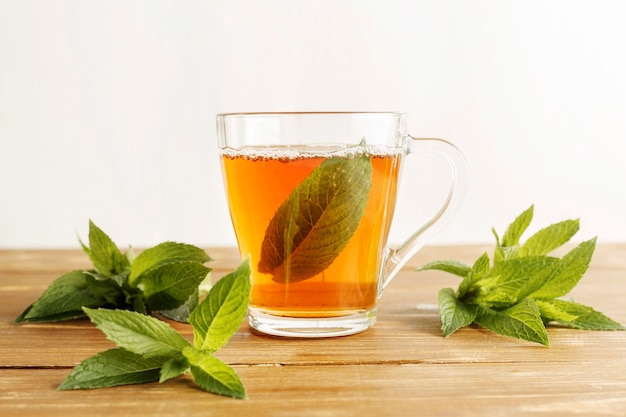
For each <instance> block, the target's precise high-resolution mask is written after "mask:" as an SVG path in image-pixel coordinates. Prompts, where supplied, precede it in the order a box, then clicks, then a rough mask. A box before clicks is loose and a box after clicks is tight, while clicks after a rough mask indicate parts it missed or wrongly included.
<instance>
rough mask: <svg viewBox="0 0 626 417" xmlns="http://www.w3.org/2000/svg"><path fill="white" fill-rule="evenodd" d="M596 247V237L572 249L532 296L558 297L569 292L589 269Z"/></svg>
mask: <svg viewBox="0 0 626 417" xmlns="http://www.w3.org/2000/svg"><path fill="white" fill-rule="evenodd" d="M595 248H596V238H593V239H591V240H587V241H585V242H583V243H581V244H580V245H578V246H577V247H575V248H574V249H572V250H571V251H570V252H568V253H567V254H566V255H565V256H564V257H563V258H561V259H560V261H559V262H558V263H557V264H556V265H555V266H554V267H553V268H552V270H551V271H550V275H549V276H548V277H547V278H546V282H545V284H544V285H543V286H542V287H541V288H538V289H537V290H536V291H535V292H533V293H532V294H531V295H530V296H531V297H532V298H557V297H561V296H564V295H566V294H567V293H569V292H570V291H571V290H572V289H573V288H574V287H575V286H576V284H578V281H580V279H581V278H582V276H583V275H584V273H585V272H586V271H587V268H588V267H589V263H590V262H591V257H592V255H593V252H594V250H595Z"/></svg>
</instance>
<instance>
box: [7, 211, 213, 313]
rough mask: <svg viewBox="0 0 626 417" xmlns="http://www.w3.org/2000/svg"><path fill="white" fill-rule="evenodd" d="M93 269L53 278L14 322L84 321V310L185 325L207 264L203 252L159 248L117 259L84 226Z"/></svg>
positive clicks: (102, 238)
mask: <svg viewBox="0 0 626 417" xmlns="http://www.w3.org/2000/svg"><path fill="white" fill-rule="evenodd" d="M81 245H82V247H83V250H84V251H85V252H86V253H87V255H88V256H89V258H90V259H91V262H92V263H93V268H92V269H86V270H74V271H71V272H68V273H66V274H64V275H62V276H60V277H58V278H57V279H56V280H55V281H53V282H52V284H51V285H50V286H49V287H48V288H47V289H46V290H45V291H44V292H43V293H42V295H41V296H40V297H39V299H38V300H37V301H35V302H34V303H33V304H31V305H30V306H29V307H28V308H27V309H26V310H25V311H24V312H23V313H22V314H20V315H19V316H18V317H17V318H16V319H15V323H20V322H56V321H63V320H70V319H75V318H80V317H85V315H86V313H85V311H84V310H83V307H87V308H92V309H93V308H108V309H123V310H131V311H137V312H139V313H144V314H146V313H150V312H159V313H161V314H162V315H164V316H166V317H168V318H171V319H174V320H177V321H183V322H184V321H186V320H187V319H188V317H189V314H190V312H191V311H192V310H193V309H194V308H195V306H196V305H197V304H198V294H199V293H198V287H199V286H200V284H201V283H202V282H203V281H204V280H205V279H207V277H208V274H209V272H210V271H211V268H207V267H206V266H204V265H203V264H204V263H206V262H208V261H210V260H212V259H211V257H210V256H209V255H207V254H206V253H205V252H204V251H203V250H202V249H200V248H198V247H195V246H192V245H188V244H184V243H176V242H164V243H161V244H159V245H157V246H155V247H152V248H149V249H146V250H144V251H143V252H141V253H140V254H139V255H137V257H135V256H134V254H133V252H132V249H131V248H129V249H128V251H126V252H125V253H122V252H121V251H120V250H119V248H118V246H117V245H116V244H115V243H114V242H113V241H112V240H111V238H110V237H109V236H108V235H107V234H106V233H104V232H103V231H102V230H101V229H100V228H98V227H97V226H96V225H95V224H94V223H93V222H92V221H90V222H89V245H86V244H84V243H83V242H82V241H81Z"/></svg>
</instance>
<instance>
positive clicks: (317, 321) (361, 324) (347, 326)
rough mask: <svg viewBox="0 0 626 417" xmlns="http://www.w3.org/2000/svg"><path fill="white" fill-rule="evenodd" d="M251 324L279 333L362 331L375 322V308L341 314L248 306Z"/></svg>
mask: <svg viewBox="0 0 626 417" xmlns="http://www.w3.org/2000/svg"><path fill="white" fill-rule="evenodd" d="M248 320H249V323H250V327H252V328H253V329H254V330H256V331H258V332H261V333H265V334H269V335H272V336H282V337H303V338H321V337H336V336H348V335H351V334H355V333H360V332H363V331H365V330H367V329H369V328H370V327H372V326H373V325H374V323H375V322H376V308H373V309H371V310H367V311H363V312H358V313H354V314H350V315H346V316H340V317H314V318H303V317H285V316H277V315H273V314H268V313H266V312H262V311H260V310H258V309H255V308H252V307H250V308H249V309H248Z"/></svg>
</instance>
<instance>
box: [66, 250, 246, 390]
mask: <svg viewBox="0 0 626 417" xmlns="http://www.w3.org/2000/svg"><path fill="white" fill-rule="evenodd" d="M249 299H250V266H249V263H248V261H245V262H244V263H242V264H241V265H240V266H239V268H237V270H236V271H234V272H232V273H231V274H228V275H226V276H225V277H224V278H222V279H220V280H219V281H218V282H217V283H216V284H215V285H214V286H213V287H212V288H211V290H210V291H209V293H208V295H207V297H206V299H204V301H202V302H201V303H200V304H199V305H198V306H197V307H196V309H195V310H194V311H193V313H192V314H191V316H190V317H189V323H190V324H191V325H192V327H193V330H194V332H193V333H194V338H193V344H191V343H189V342H188V341H187V340H186V339H185V338H184V337H183V336H182V335H181V334H180V333H178V332H177V331H176V330H174V329H173V328H172V327H171V326H170V325H169V324H167V323H165V322H163V321H160V320H158V319H156V318H154V317H151V316H146V315H144V314H140V313H137V312H133V311H127V310H107V309H90V308H84V311H85V314H86V315H87V316H89V318H90V319H91V321H92V322H93V323H94V324H96V326H97V327H98V328H99V329H100V330H101V331H102V332H103V333H104V334H105V335H106V337H107V338H108V339H110V340H111V341H113V342H115V343H116V344H117V345H118V347H117V348H116V349H110V350H107V351H104V352H101V353H98V354H96V355H94V356H92V357H90V358H87V359H85V360H84V361H83V362H81V363H80V364H79V365H78V366H76V367H75V368H74V369H73V370H72V372H71V373H70V374H69V375H68V376H67V378H66V379H65V381H63V383H62V384H61V385H60V386H59V388H58V389H59V390H69V389H90V388H104V387H111V386H116V385H127V384H139V383H145V382H156V381H159V382H164V381H167V380H169V379H172V378H176V377H178V376H180V375H182V374H184V373H187V372H191V375H192V376H193V378H194V380H195V381H196V383H197V384H198V385H199V386H200V387H201V388H203V389H204V390H206V391H209V392H212V393H215V394H219V395H225V396H229V397H234V398H245V397H246V391H245V388H244V386H243V383H242V382H241V380H240V379H239V377H238V376H237V374H236V372H235V371H234V370H233V369H232V368H231V367H230V366H228V365H227V364H226V363H224V362H222V361H221V360H219V359H217V358H216V357H214V356H213V353H215V352H216V351H217V350H218V349H220V348H221V347H222V346H224V345H225V344H226V343H227V342H228V340H229V339H230V338H231V337H232V335H233V334H234V333H235V332H236V331H237V329H238V328H239V326H240V325H241V322H242V321H243V319H244V317H245V315H246V311H247V306H248V302H249Z"/></svg>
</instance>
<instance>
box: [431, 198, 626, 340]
mask: <svg viewBox="0 0 626 417" xmlns="http://www.w3.org/2000/svg"><path fill="white" fill-rule="evenodd" d="M533 210H534V207H533V206H531V207H530V208H528V209H527V210H525V211H524V212H523V213H522V214H520V215H519V216H518V217H517V218H516V219H515V220H514V221H513V222H512V223H511V224H510V225H509V227H508V228H507V230H506V231H505V233H504V235H503V236H502V239H500V236H499V235H498V234H497V233H496V232H495V230H493V234H494V236H495V238H496V248H495V250H494V255H493V258H494V260H493V265H491V262H490V259H489V256H488V254H487V253H485V254H483V255H482V256H481V257H480V258H478V260H477V261H476V262H475V263H474V265H473V266H469V265H465V264H463V263H462V262H459V261H454V260H439V261H434V262H430V263H428V264H426V265H424V266H423V267H421V268H420V269H419V271H424V270H438V271H444V272H448V273H451V274H454V275H457V276H459V277H461V278H463V279H462V281H461V283H460V284H459V288H458V289H457V291H454V290H453V289H451V288H444V289H442V290H441V291H440V292H439V315H440V318H441V329H442V331H443V334H444V336H446V337H448V336H450V335H451V334H452V333H454V332H455V331H457V330H458V329H460V328H462V327H465V326H469V325H470V324H472V323H476V324H478V325H479V326H481V327H484V328H485V329H488V330H491V331H493V332H495V333H498V334H501V335H505V336H511V337H515V338H519V339H523V340H528V341H530V342H536V343H540V344H542V345H544V346H549V340H548V333H547V331H546V328H545V324H547V323H549V322H557V323H559V324H561V325H563V326H566V327H571V328H575V329H587V330H624V329H625V328H624V327H623V326H622V325H621V324H619V323H617V322H615V321H614V320H612V319H610V318H608V317H607V316H605V315H604V314H602V313H600V312H598V311H595V310H594V309H593V308H591V307H587V306H584V305H582V304H578V303H575V302H572V301H567V300H563V299H560V297H563V296H565V295H567V294H568V293H569V292H570V291H571V290H572V289H573V288H574V287H575V286H576V284H577V283H578V282H579V280H580V279H581V278H582V276H583V275H584V273H585V272H586V271H587V268H588V267H589V263H590V262H591V256H592V254H593V251H594V250H595V246H596V239H595V238H594V239H590V240H587V241H585V242H582V243H581V244H579V245H578V246H576V247H575V248H573V249H572V250H571V251H569V252H568V253H567V254H566V255H565V256H563V257H562V258H560V259H559V258H556V257H552V256H548V254H549V253H550V252H552V251H553V250H555V249H557V248H559V247H561V246H562V245H563V244H565V243H567V242H568V241H569V240H570V239H571V237H572V236H574V235H575V234H576V232H577V231H578V227H579V223H578V220H566V221H563V222H560V223H556V224H553V225H551V226H548V227H546V228H544V229H541V230H539V231H538V232H536V233H535V234H533V235H532V236H531V237H529V238H528V239H527V240H526V242H524V244H521V243H520V239H521V237H522V235H523V234H524V232H525V231H526V229H527V228H528V226H529V225H530V223H531V221H532V218H533Z"/></svg>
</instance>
